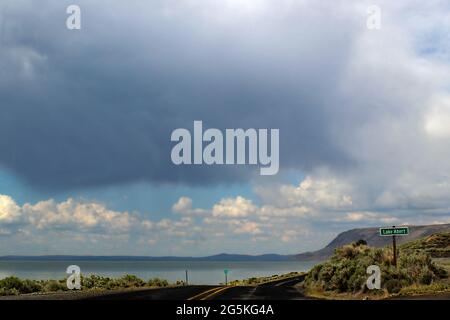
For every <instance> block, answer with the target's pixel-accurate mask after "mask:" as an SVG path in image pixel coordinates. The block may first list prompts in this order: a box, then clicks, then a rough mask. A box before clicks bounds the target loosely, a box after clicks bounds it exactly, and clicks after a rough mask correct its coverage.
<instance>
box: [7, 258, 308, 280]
mask: <svg viewBox="0 0 450 320" xmlns="http://www.w3.org/2000/svg"><path fill="white" fill-rule="evenodd" d="M315 264H316V263H315V262H301V261H274V262H272V261H258V262H256V261H251V262H243V261H239V262H223V261H73V260H72V261H0V279H1V278H4V277H7V276H17V277H19V278H23V279H25V278H27V279H63V278H65V277H66V276H67V274H66V269H67V267H68V266H69V265H78V266H79V267H80V268H81V273H82V274H84V275H89V274H96V275H102V276H108V277H120V276H122V275H124V274H133V275H136V276H138V277H140V278H142V279H144V280H148V279H150V278H155V277H158V278H163V279H167V280H168V281H169V282H175V281H177V280H184V279H185V270H188V274H189V283H190V284H218V283H220V282H224V269H228V281H232V280H237V279H246V278H251V277H260V276H271V275H274V274H283V273H288V272H292V271H308V270H309V269H311V267H312V266H314V265H315Z"/></svg>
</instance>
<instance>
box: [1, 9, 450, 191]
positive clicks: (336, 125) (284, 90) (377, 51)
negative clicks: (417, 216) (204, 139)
mask: <svg viewBox="0 0 450 320" xmlns="http://www.w3.org/2000/svg"><path fill="white" fill-rule="evenodd" d="M72 2H73V1H57V2H56V1H40V2H39V3H36V2H34V1H31V0H30V1H27V0H22V1H2V4H1V5H0V19H1V38H0V40H1V42H0V46H1V50H0V70H1V73H0V106H1V112H2V116H1V117H0V151H1V152H0V163H1V165H2V166H3V167H5V168H7V169H9V170H11V171H13V172H14V173H15V174H16V175H18V176H20V177H22V178H23V179H25V181H27V182H28V183H29V184H31V185H33V186H35V187H38V188H43V189H45V188H48V189H56V188H58V189H70V188H78V187H85V186H97V185H109V184H121V183H128V182H135V181H150V182H154V183H167V182H168V183H184V184H188V185H192V184H215V183H224V182H225V183H226V182H236V181H246V180H248V179H249V177H251V176H252V175H254V174H255V173H257V168H255V167H237V166H233V167H225V166H223V167H219V166H213V167H208V166H190V167H186V166H181V167H178V166H175V165H173V164H172V163H171V161H170V149H171V148H172V146H173V143H171V142H170V133H171V132H172V131H173V130H174V129H176V128H188V129H191V128H192V124H193V121H194V120H202V121H203V123H204V125H205V127H214V128H219V129H225V128H244V129H245V128H279V129H280V143H281V145H280V163H281V170H286V169H298V170H300V171H302V172H307V173H308V172H314V171H315V170H316V169H317V168H321V167H327V168H330V169H331V170H332V171H333V172H335V173H339V174H343V173H347V174H349V177H350V179H352V178H353V177H355V176H358V177H360V175H359V174H360V173H361V172H364V173H366V172H367V171H366V170H367V169H372V170H373V171H371V173H374V171H378V170H380V171H384V170H392V172H391V173H395V174H397V173H398V170H399V169H398V168H404V167H405V166H404V165H405V161H406V162H407V160H408V159H409V156H410V155H411V154H414V155H417V156H418V158H417V161H418V162H422V163H421V164H420V167H421V168H423V167H425V166H428V165H429V164H430V159H431V158H428V157H424V156H423V155H424V152H437V150H436V149H434V150H430V148H433V145H431V144H429V143H428V142H427V139H429V138H428V137H427V135H426V133H424V132H423V128H418V126H419V124H420V123H421V121H422V118H423V112H424V108H425V106H427V104H428V101H429V99H430V98H431V97H433V96H434V95H435V93H436V92H438V91H439V90H440V89H441V88H442V87H445V84H448V82H446V81H448V79H447V77H446V69H445V68H446V67H448V65H445V68H443V67H442V61H441V62H440V61H439V59H441V60H442V59H443V58H444V59H445V58H446V56H445V52H447V51H444V52H440V54H441V56H439V57H438V58H439V59H437V61H436V62H426V63H425V62H423V61H422V60H421V58H420V57H418V56H417V55H416V52H415V48H414V47H413V46H414V42H413V39H414V36H417V35H418V34H417V33H414V32H412V33H408V34H406V33H405V32H404V29H402V28H408V27H409V26H410V24H409V23H410V21H408V20H405V21H401V23H400V22H398V21H389V18H393V17H394V14H395V15H397V17H399V15H398V13H399V12H400V13H401V12H402V10H403V8H399V7H398V6H396V5H388V4H387V2H386V3H385V8H386V11H387V13H386V15H385V17H386V18H387V19H386V20H387V23H386V25H385V26H384V29H382V31H371V30H368V29H367V28H366V19H367V13H366V8H367V5H368V4H364V3H361V2H359V1H337V2H336V4H335V5H333V6H328V4H326V3H324V2H322V1H298V2H295V1H276V2H275V1H263V0H261V1H256V0H254V1H246V3H247V4H246V5H244V4H242V3H240V2H239V1H195V0H194V1H185V2H180V1H172V0H169V1H168V0H164V1H162V0H154V1H131V2H130V1H127V2H125V1H96V2H95V3H94V2H92V1H77V4H78V5H79V6H80V7H81V12H82V28H81V30H68V29H67V28H66V26H65V19H66V18H67V14H66V12H65V11H66V8H67V6H68V5H69V4H72ZM442 4H443V2H439V1H434V2H433V4H432V5H434V6H435V7H440V6H442ZM432 5H430V6H432ZM414 6H416V7H417V6H418V4H417V3H415V4H414V3H413V4H412V7H413V8H416V7H414ZM406 9H408V8H406ZM386 11H384V12H386ZM433 12H434V11H433ZM413 31H414V30H413ZM419 35H420V34H419ZM442 55H444V57H442ZM421 63H422V64H421ZM411 142H414V146H412V145H411V144H410V143H411ZM405 143H406V144H409V147H410V148H409V147H408V148H407V149H402V148H400V149H399V147H398V146H399V145H400V146H404V144H405ZM440 146H442V144H440ZM386 155H392V156H393V157H395V161H391V160H389V159H388V160H387V159H386ZM405 159H406V160H405ZM433 159H434V158H433ZM403 160H405V161H403ZM387 168H388V169H387ZM442 168H443V169H444V168H445V169H446V168H447V165H443V167H442ZM396 170H397V171H396ZM374 175H375V178H374V177H373V176H372V174H371V175H370V177H369V176H366V175H365V174H363V178H361V179H360V180H358V183H363V182H361V181H362V180H364V179H370V180H371V183H372V185H373V186H374V188H376V187H377V185H378V184H383V183H384V182H385V181H384V180H383V181H381V182H379V183H378V184H377V181H376V174H374Z"/></svg>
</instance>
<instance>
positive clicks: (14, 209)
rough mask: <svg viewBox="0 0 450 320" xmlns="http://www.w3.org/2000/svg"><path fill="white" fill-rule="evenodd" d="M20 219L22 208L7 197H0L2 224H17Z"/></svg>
mask: <svg viewBox="0 0 450 320" xmlns="http://www.w3.org/2000/svg"><path fill="white" fill-rule="evenodd" d="M19 218H20V207H19V206H18V205H17V204H16V202H15V201H14V200H13V199H12V198H11V197H10V196H7V195H0V224H2V223H10V222H15V221H17V220H18V219H19Z"/></svg>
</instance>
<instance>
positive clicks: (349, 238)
mask: <svg viewBox="0 0 450 320" xmlns="http://www.w3.org/2000/svg"><path fill="white" fill-rule="evenodd" d="M408 227H409V235H407V236H398V237H397V243H398V244H402V243H405V242H409V241H412V240H416V239H420V238H423V237H427V236H430V235H432V234H434V233H438V232H450V224H434V225H426V226H408ZM379 229H380V228H362V229H352V230H348V231H345V232H342V233H340V234H339V235H338V236H337V237H336V238H334V240H332V241H331V242H330V243H329V244H328V245H327V246H326V247H325V248H323V249H320V250H317V251H313V252H305V253H300V254H297V255H295V256H294V258H295V260H299V261H323V260H326V259H328V258H329V257H330V256H331V255H332V254H333V251H334V249H336V248H338V247H341V246H343V245H345V244H349V243H352V242H355V241H358V240H360V239H362V240H365V241H366V242H367V244H368V245H369V246H373V247H384V246H387V245H390V244H391V243H392V238H391V237H389V236H388V237H381V236H380V235H379Z"/></svg>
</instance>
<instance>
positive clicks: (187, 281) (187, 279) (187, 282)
mask: <svg viewBox="0 0 450 320" xmlns="http://www.w3.org/2000/svg"><path fill="white" fill-rule="evenodd" d="M185 285H186V286H187V285H189V278H188V271H187V270H186V284H185Z"/></svg>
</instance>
